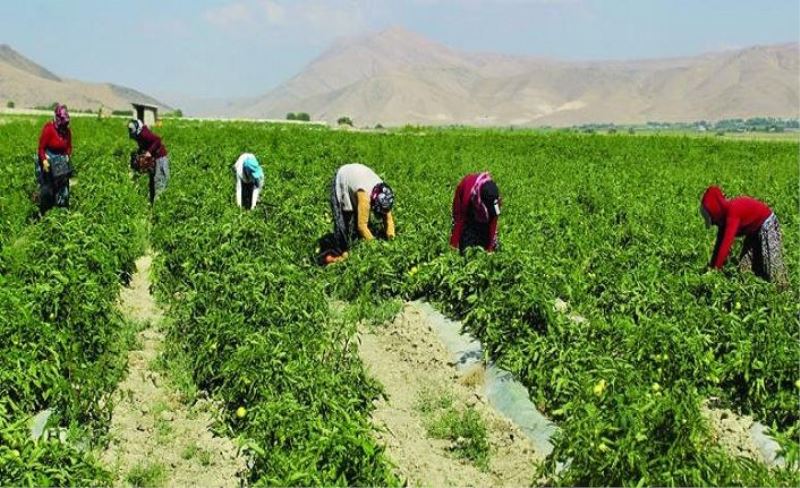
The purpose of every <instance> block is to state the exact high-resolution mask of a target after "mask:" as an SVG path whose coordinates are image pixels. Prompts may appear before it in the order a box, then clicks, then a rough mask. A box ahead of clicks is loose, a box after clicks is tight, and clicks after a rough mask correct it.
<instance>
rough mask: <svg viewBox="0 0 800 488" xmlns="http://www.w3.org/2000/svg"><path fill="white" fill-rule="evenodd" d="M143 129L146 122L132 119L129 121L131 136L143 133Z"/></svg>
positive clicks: (129, 133)
mask: <svg viewBox="0 0 800 488" xmlns="http://www.w3.org/2000/svg"><path fill="white" fill-rule="evenodd" d="M142 129H144V122H142V121H141V120H137V119H131V121H130V122H128V135H129V136H131V138H134V137H136V136H138V135H139V134H141V133H142Z"/></svg>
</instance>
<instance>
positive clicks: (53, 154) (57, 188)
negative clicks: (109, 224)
mask: <svg viewBox="0 0 800 488" xmlns="http://www.w3.org/2000/svg"><path fill="white" fill-rule="evenodd" d="M37 156H38V157H37V161H36V180H37V182H38V183H39V211H40V212H41V214H42V215H44V213H45V212H47V211H48V210H50V209H51V208H52V207H53V206H58V207H69V175H68V174H67V175H66V176H65V175H64V174H62V172H61V171H58V172H57V174H54V169H53V166H54V164H55V165H56V166H57V168H58V169H59V170H60V169H61V168H62V167H63V164H64V163H65V162H66V163H67V164H68V161H69V158H70V157H71V156H72V131H70V128H69V112H68V111H67V107H65V106H64V105H61V104H57V105H56V108H55V113H54V116H53V120H51V121H49V122H47V123H46V124H45V125H44V127H42V134H41V136H39V152H38V154H37Z"/></svg>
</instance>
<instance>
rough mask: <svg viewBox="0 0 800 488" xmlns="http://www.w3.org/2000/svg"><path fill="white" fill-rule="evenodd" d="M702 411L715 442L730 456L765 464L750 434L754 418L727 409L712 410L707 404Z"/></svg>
mask: <svg viewBox="0 0 800 488" xmlns="http://www.w3.org/2000/svg"><path fill="white" fill-rule="evenodd" d="M700 411H701V413H702V414H703V417H705V418H706V420H708V423H709V425H710V426H711V433H712V436H713V440H714V441H715V442H716V443H717V444H719V446H720V447H722V448H723V449H724V450H725V451H727V452H728V454H730V455H731V456H743V457H746V458H749V459H752V460H754V461H758V462H764V459H763V456H762V455H761V451H759V449H758V446H757V445H756V443H755V442H754V441H753V437H752V435H751V434H750V427H752V425H753V422H754V420H753V418H752V417H750V416H746V415H744V416H741V415H738V414H736V413H735V412H733V411H731V410H729V409H727V408H711V407H710V406H709V405H708V404H707V403H706V404H704V405H702V407H701V409H700Z"/></svg>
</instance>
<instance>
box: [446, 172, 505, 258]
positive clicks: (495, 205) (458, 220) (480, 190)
mask: <svg viewBox="0 0 800 488" xmlns="http://www.w3.org/2000/svg"><path fill="white" fill-rule="evenodd" d="M499 216H500V190H499V189H498V188H497V184H496V183H495V182H494V180H493V179H492V176H491V175H490V174H489V173H471V174H468V175H466V176H465V177H464V178H462V179H461V182H459V184H458V187H456V193H455V195H454V196H453V229H452V231H451V233H450V246H452V247H453V248H455V249H458V250H459V251H461V252H462V253H463V252H464V251H465V250H466V248H468V247H473V246H476V247H482V248H484V249H485V250H486V251H488V252H493V251H495V250H497V219H498V217H499Z"/></svg>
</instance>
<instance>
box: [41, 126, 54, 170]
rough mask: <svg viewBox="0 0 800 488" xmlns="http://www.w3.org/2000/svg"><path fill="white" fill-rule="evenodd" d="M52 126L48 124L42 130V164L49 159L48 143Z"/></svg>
mask: <svg viewBox="0 0 800 488" xmlns="http://www.w3.org/2000/svg"><path fill="white" fill-rule="evenodd" d="M51 128H52V126H51V125H50V124H47V125H45V126H44V128H43V129H42V133H41V135H40V136H39V162H40V163H41V162H42V161H44V160H45V159H47V152H46V151H47V143H48V142H50V131H51Z"/></svg>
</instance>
